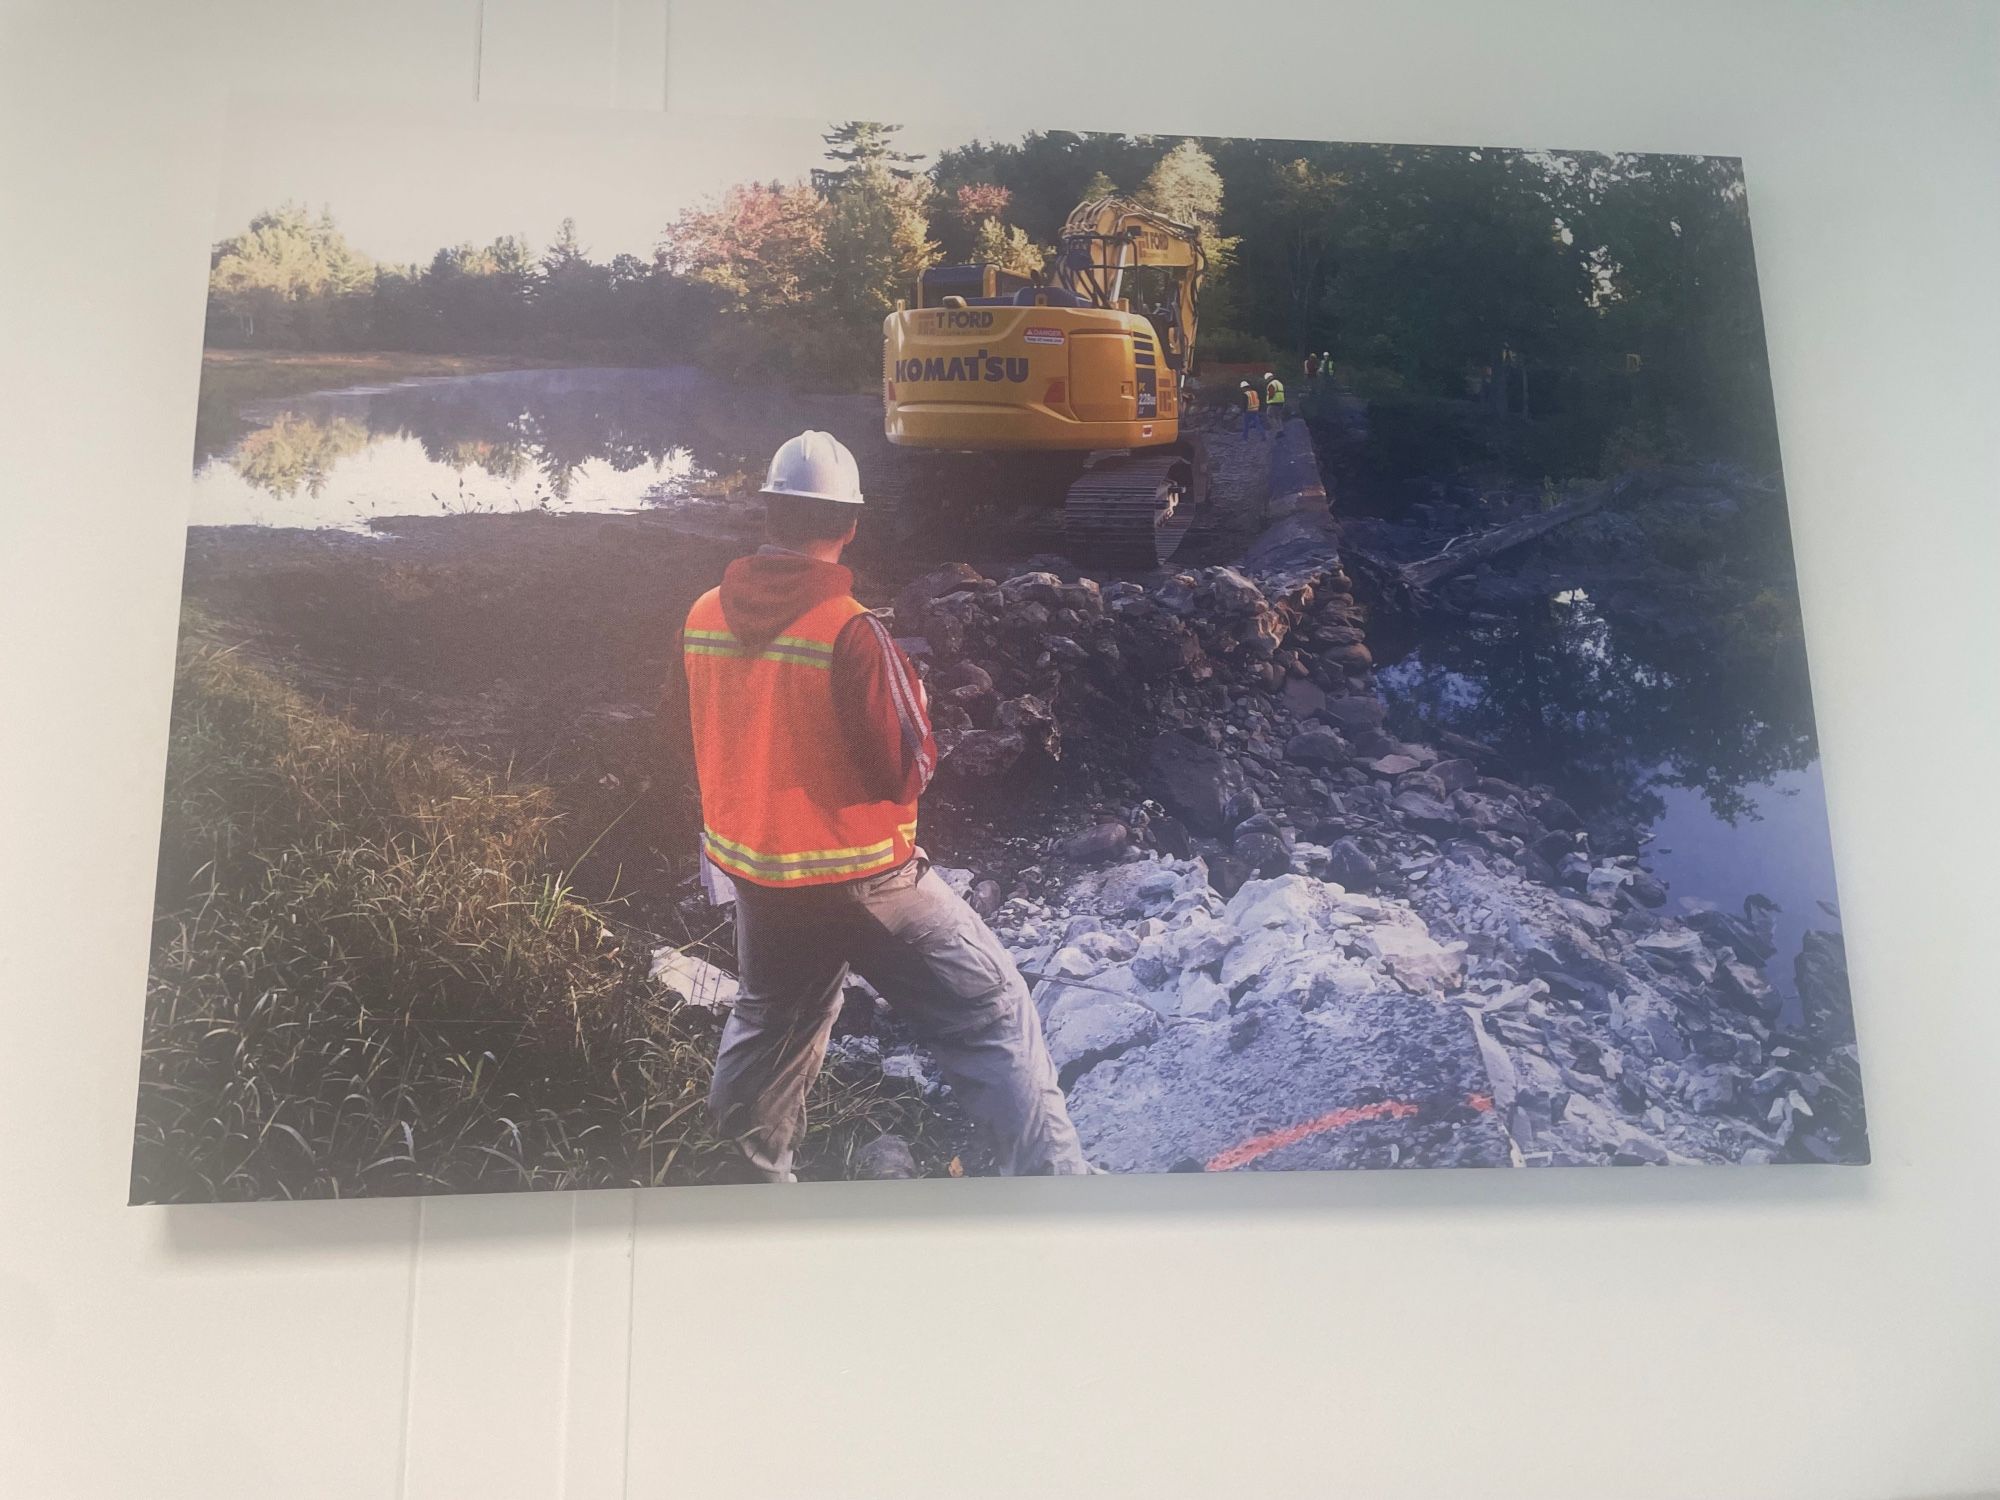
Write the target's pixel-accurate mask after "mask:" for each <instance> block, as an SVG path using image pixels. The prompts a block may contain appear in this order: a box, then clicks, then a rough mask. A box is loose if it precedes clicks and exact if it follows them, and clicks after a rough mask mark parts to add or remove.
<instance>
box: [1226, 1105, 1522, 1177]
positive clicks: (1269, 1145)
mask: <svg viewBox="0 0 2000 1500" xmlns="http://www.w3.org/2000/svg"><path fill="white" fill-rule="evenodd" d="M1465 1107H1466V1108H1467V1109H1473V1110H1480V1111H1485V1110H1489V1109H1491V1108H1492V1107H1493V1099H1492V1096H1491V1095H1488V1094H1467V1095H1466V1096H1465ZM1417 1109H1418V1106H1417V1105H1415V1104H1412V1103H1410V1102H1409V1101H1408V1100H1405V1099H1385V1100H1383V1101H1382V1102H1381V1103H1380V1104H1356V1105H1351V1106H1349V1107H1348V1108H1346V1109H1336V1110H1330V1111H1328V1112H1327V1113H1326V1114H1323V1115H1321V1116H1319V1118H1317V1119H1314V1120H1303V1121H1301V1122H1300V1123H1298V1124H1297V1125H1287V1126H1285V1127H1284V1128H1283V1129H1282V1130H1268V1131H1266V1132H1264V1134H1262V1135H1253V1136H1251V1137H1250V1139H1249V1140H1247V1141H1242V1142H1239V1143H1238V1144H1237V1145H1234V1146H1231V1147H1230V1148H1229V1149H1228V1150H1227V1151H1222V1152H1218V1153H1217V1154H1216V1155H1214V1156H1211V1157H1210V1158H1209V1159H1208V1164H1207V1165H1206V1166H1205V1167H1203V1168H1202V1170H1203V1171H1205V1172H1229V1171H1233V1170H1235V1169H1236V1168H1237V1167H1241V1166H1245V1165H1247V1164H1248V1163H1250V1162H1253V1161H1255V1160H1257V1158H1258V1157H1260V1156H1269V1155H1270V1154H1271V1153H1272V1152H1273V1151H1280V1150H1283V1149H1284V1148H1285V1147H1286V1146H1296V1145H1297V1144H1298V1143H1299V1142H1300V1141H1304V1140H1310V1139H1311V1138H1312V1137H1313V1136H1316V1135H1325V1134H1326V1133H1327V1132H1328V1131H1329V1130H1340V1129H1343V1128H1345V1127H1346V1126H1349V1125H1359V1124H1361V1123H1362V1122H1363V1121H1364V1120H1402V1119H1407V1118H1408V1117H1409V1116H1411V1115H1413V1114H1415V1113H1416V1112H1417Z"/></svg>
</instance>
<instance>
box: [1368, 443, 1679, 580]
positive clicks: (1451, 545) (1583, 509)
mask: <svg viewBox="0 0 2000 1500" xmlns="http://www.w3.org/2000/svg"><path fill="white" fill-rule="evenodd" d="M1657 482H1658V474H1657V471H1654V470H1647V469H1633V470H1630V471H1628V472H1627V473H1624V474H1621V475H1619V476H1618V477H1617V478H1616V479H1614V480H1612V481H1610V482H1609V483H1608V484H1600V485H1598V486H1596V487H1595V488H1593V489H1591V490H1588V491H1586V492H1584V493H1583V494H1581V495H1578V496H1577V497H1576V498H1575V499H1574V500H1567V501H1564V502H1563V503H1562V504H1561V505H1558V506H1555V507H1553V508H1551V509H1549V510H1543V511H1536V512H1535V513H1534V514H1533V515H1531V516H1523V517H1521V519H1520V520H1518V521H1509V522H1507V523H1506V525H1504V526H1495V527H1494V528H1493V529H1492V530H1490V531H1482V532H1479V533H1478V534H1477V535H1474V536H1462V537H1456V538H1454V539H1453V540H1452V541H1450V542H1448V543H1447V544H1446V545H1445V546H1444V548H1443V550H1441V551H1438V552H1434V553H1432V554H1431V555H1430V556H1429V557H1423V558H1418V559H1417V560H1416V561H1415V562H1409V563H1395V562H1391V561H1389V560H1388V559H1387V558H1384V557H1378V556H1376V555H1374V554H1372V553H1367V552H1359V551H1355V552H1350V553H1349V556H1348V561H1349V562H1350V564H1356V563H1358V564H1359V566H1358V567H1357V568H1356V572H1357V573H1358V574H1360V575H1361V576H1362V577H1363V578H1365V579H1366V580H1367V581H1368V582H1369V583H1370V584H1372V585H1373V586H1374V589H1375V591H1376V593H1377V594H1378V595H1379V596H1380V597H1381V598H1382V599H1383V600H1384V602H1387V603H1391V604H1395V605H1399V606H1401V607H1403V608H1406V609H1409V610H1411V611H1412V612H1414V611H1417V610H1421V609H1424V608H1427V607H1428V606H1429V605H1430V603H1431V602H1432V601H1431V598H1430V596H1431V593H1432V591H1433V590H1434V589H1436V588H1437V586H1438V585H1439V584H1441V583H1443V582H1444V581H1445V580H1446V579H1449V578H1455V577H1457V576H1458V575H1459V574H1460V573H1463V572H1465V571H1466V570H1467V569H1468V568H1475V567H1478V566H1479V565H1480V564H1481V563H1483V562H1486V561H1487V560H1488V559H1490V558H1494V557H1497V556H1499V555H1500V554H1501V553H1503V552H1507V551H1510V550H1512V549H1513V548H1515V547H1519V546H1521V545H1522V544H1524V543H1526V542H1532V541H1534V540H1535V539H1536V538H1537V537H1543V536H1547V535H1548V534H1549V533H1550V532H1551V531H1554V530H1555V529H1556V528H1557V527H1560V526H1567V525H1568V524H1569V523H1570V522H1571V521H1575V520H1579V519H1581V518H1582V517H1584V516H1587V515H1590V514H1592V513H1593V512H1596V511H1600V510H1602V509H1604V507H1605V506H1607V505H1614V504H1619V503H1622V502H1623V501H1624V500H1625V499H1626V498H1627V497H1629V496H1630V495H1632V494H1633V493H1634V492H1635V491H1637V490H1639V489H1641V488H1648V487H1651V486H1652V485H1654V484H1656V483H1657Z"/></svg>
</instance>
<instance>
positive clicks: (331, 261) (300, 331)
mask: <svg viewBox="0 0 2000 1500" xmlns="http://www.w3.org/2000/svg"><path fill="white" fill-rule="evenodd" d="M374 275H375V272H374V267H373V266H372V265H371V264H370V263H369V260H368V257H367V256H365V255H363V254H361V252H359V251H358V250H356V249H354V248H353V247H352V246H350V245H349V244H348V243H347V239H346V237H345V236H344V235H343V234H341V232H340V230H339V229H338V228H337V227H336V226H335V224H334V222H333V216H332V214H331V213H329V212H327V211H325V210H322V211H321V212H320V213H319V214H317V215H314V214H312V213H310V212H308V211H307V210H306V208H305V207H304V206H303V205H301V204H296V203H290V202H287V203H284V204H282V205H280V206H279V207H278V208H276V209H273V210H269V211H266V212H264V213H261V214H259V215H257V217H255V218H254V219H252V220H251V221H250V227H249V228H248V229H247V230H245V231H244V232H243V233H242V234H238V235H233V236H231V237H230V238H229V239H226V240H224V241H222V242H221V243H220V244H218V245H217V246H215V248H214V250H213V251H212V252H211V254H210V257H209V274H208V294H209V321H208V332H209V336H210V338H211V339H212V340H213V341H215V342H218V343H259V344H276V345H289V346H292V347H311V346H314V345H327V346H331V347H339V346H341V345H343V344H346V343H348V342H351V341H353V340H354V338H355V337H356V336H357V335H363V334H365V332H366V329H367V327H368V307H367V295H368V293H369V292H370V291H371V290H372V287H373V283H374Z"/></svg>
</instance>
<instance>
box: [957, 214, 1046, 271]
mask: <svg viewBox="0 0 2000 1500" xmlns="http://www.w3.org/2000/svg"><path fill="white" fill-rule="evenodd" d="M972 259H973V262H974V263H975V264H984V263H986V262H988V261H991V262H992V263H993V264H994V265H996V266H998V267H999V268H1000V269H1001V270H1003V271H1012V272H1014V273H1015V274H1016V275H1019V276H1033V275H1036V274H1037V273H1038V272H1040V270H1041V269H1042V265H1043V262H1044V261H1045V260H1046V257H1045V256H1044V255H1043V253H1042V247H1041V246H1040V245H1037V244H1036V243H1035V242H1034V241H1033V240H1031V239H1029V238H1028V232H1027V231H1026V230H1025V229H1023V228H1021V226H1020V225H1018V224H1003V223H1001V222H1000V220H998V219H984V220H982V221H981V222H980V225H979V227H978V228H977V229H976V230H974V231H973V235H972Z"/></svg>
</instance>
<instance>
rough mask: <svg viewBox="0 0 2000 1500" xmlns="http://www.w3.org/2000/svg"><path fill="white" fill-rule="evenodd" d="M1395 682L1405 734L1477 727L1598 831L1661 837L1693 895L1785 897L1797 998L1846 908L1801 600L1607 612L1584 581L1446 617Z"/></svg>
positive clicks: (1680, 891) (1671, 869)
mask: <svg viewBox="0 0 2000 1500" xmlns="http://www.w3.org/2000/svg"><path fill="white" fill-rule="evenodd" d="M1385 655H1386V653H1385ZM1378 675H1379V679H1380V681H1381V684H1382V687H1383V690H1384V693H1385V695H1386V696H1387V698H1388V700H1389V703H1390V711H1391V721H1390V722H1391V728H1392V729H1394V730H1398V731H1400V732H1403V733H1406V734H1409V735H1411V736H1413V737H1416V736H1419V735H1420V734H1422V733H1423V732H1424V731H1426V730H1436V729H1449V730H1455V731H1457V732H1458V733H1461V734H1465V735H1469V736H1471V737H1473V738H1475V739H1478V740H1481V741H1483V742H1485V743H1486V744H1489V745H1491V746H1493V747H1494V748H1495V749H1496V750H1498V751H1499V752H1500V753H1501V754H1502V755H1503V756H1505V757H1506V759H1507V760H1508V761H1509V762H1510V763H1511V765H1512V768H1513V770H1514V772H1515V774H1516V775H1517V776H1518V777H1520V778H1522V779H1524V780H1527V781H1532V782H1541V783H1546V784H1547V785H1549V786H1552V787H1554V788H1555V789H1556V790H1557V791H1558V792H1559V793H1560V794H1561V795H1562V796H1563V797H1564V798H1565V799H1566V800H1567V801H1569V802H1570V803H1571V804H1572V805H1574V806H1575V807H1576V808H1577V810H1578V811H1579V812H1581V813H1582V814H1583V815H1584V816H1585V817H1586V818H1588V819H1590V820H1592V821H1593V822H1594V823H1597V824H1599V825H1600V826H1602V825H1606V824H1608V825H1615V826H1621V827H1624V828H1627V829H1630V830H1632V831H1633V832H1635V833H1643V834H1649V835H1650V836H1651V840H1650V842H1649V844H1648V845H1647V850H1648V862H1649V863H1650V864H1651V865H1652V866H1653V868H1654V870H1655V873H1657V874H1659V875H1660V876H1661V877H1662V878H1663V879H1665V880H1666V881H1667V882H1668V885H1669V888H1670V889H1671V890H1672V891H1673V892H1674V894H1676V895H1677V896H1686V897H1692V898H1697V899H1702V900H1707V901H1712V902H1715V903H1716V904H1718V905H1722V906H1726V907H1728V908H1730V909H1732V910H1733V909H1736V908H1737V907H1738V906H1739V905H1740V903H1741V900H1742V898H1743V896H1745V895H1747V894H1749V893H1750V892H1752V891H1758V892H1760V893H1761V894H1763V895H1767V896H1769V897H1771V898H1772V899H1773V900H1775V901H1776V902H1777V903H1778V905H1779V907H1780V908H1781V910H1782V912H1783V916H1782V917H1781V919H1780V924H1779V926H1780V936H1781V946H1780V950H1779V953H1778V955H1777V957H1776V958H1775V959H1774V960H1773V961H1772V963H1771V965H1770V966H1769V976H1770V978H1771V979H1772V980H1773V981H1774V982H1776V983H1777V984H1778V985H1779V986H1780V988H1781V989H1785V990H1787V991H1789V990H1790V988H1791V983H1792V975H1791V961H1792V958H1793V956H1794V955H1795V954H1796V953H1797V951H1798V945H1797V938H1798V936H1799V935H1800V934H1802V933H1803V931H1804V929H1805V928H1806V927H1808V926H1814V927H1825V926H1827V925H1828V912H1827V911H1826V910H1825V909H1823V904H1824V906H1831V905H1832V904H1833V903H1834V901H1835V894H1834V880H1833V853H1832V848H1831V845H1830V841H1829V838H1828V834H1827V822H1826V811H1825V801H1824V797H1823V795H1822V791H1821V785H1820V778H1819V770H1818V742H1817V737H1816V735H1815V732H1814V726H1813V716H1812V700H1811V695H1810V689H1809V685H1808V681H1807V677H1806V662H1805V649H1804V645H1803V636H1802V632H1801V630H1800V626H1799V619H1798V611H1797V607H1796V605H1795V604H1789V605H1788V604H1787V603H1786V601H1784V600H1783V599H1781V598H1779V597H1778V596H1776V595H1775V594H1772V593H1768V592H1761V591H1760V592H1755V593H1751V594H1750V595H1748V596H1747V597H1745V598H1742V599H1740V600H1737V601H1734V602H1720V603H1719V602H1718V601H1717V599H1716V598H1714V597H1708V598H1704V599H1703V600H1702V602H1701V604H1700V606H1699V607H1696V606H1695V605H1694V604H1693V603H1692V602H1691V601H1688V600H1684V599H1683V600H1676V601H1663V600H1660V599H1652V600H1649V601H1647V602H1645V603H1644V604H1641V605H1637V606H1632V607H1623V608H1621V609H1620V610H1618V611H1617V612H1616V613H1615V614H1607V612H1606V611H1604V610H1601V609H1600V608H1599V606H1598V604H1597V602H1596V601H1595V600H1593V598H1592V597H1591V596H1590V594H1589V593H1588V592H1587V591H1585V590H1583V589H1577V588H1572V589H1567V590H1563V591H1561V592H1558V593H1556V594H1554V595H1552V596H1551V597H1548V598H1546V599H1544V600H1541V601H1539V602H1537V603H1535V604H1533V605H1531V606H1528V607H1526V608H1524V609H1521V610H1519V611H1517V612H1514V613H1511V614H1508V615H1505V616H1499V617H1487V618H1484V619H1481V620H1480V621H1479V622H1478V623H1476V624H1472V625H1470V626H1468V625H1465V624H1462V623H1461V624H1441V625H1438V626H1436V627H1434V628H1432V629H1431V630H1429V631H1428V632H1427V633H1426V634H1425V635H1423V636H1422V637H1421V638H1420V639H1419V640H1417V641H1416V642H1415V643H1414V644H1413V645H1412V646H1411V647H1410V649H1409V650H1408V652H1407V654H1405V655H1404V656H1403V657H1402V658H1401V659H1400V660H1397V661H1394V662H1392V663H1390V664H1388V665H1385V666H1383V667H1382V668H1381V670H1380V672H1379V674H1378Z"/></svg>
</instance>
